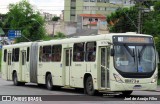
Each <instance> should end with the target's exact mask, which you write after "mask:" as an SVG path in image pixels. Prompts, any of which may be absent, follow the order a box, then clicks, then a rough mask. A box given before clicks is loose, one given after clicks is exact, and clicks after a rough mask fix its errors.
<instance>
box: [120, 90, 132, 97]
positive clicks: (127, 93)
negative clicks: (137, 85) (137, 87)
mask: <svg viewBox="0 0 160 104" xmlns="http://www.w3.org/2000/svg"><path fill="white" fill-rule="evenodd" d="M132 92H133V91H122V95H124V96H128V95H131V93H132Z"/></svg>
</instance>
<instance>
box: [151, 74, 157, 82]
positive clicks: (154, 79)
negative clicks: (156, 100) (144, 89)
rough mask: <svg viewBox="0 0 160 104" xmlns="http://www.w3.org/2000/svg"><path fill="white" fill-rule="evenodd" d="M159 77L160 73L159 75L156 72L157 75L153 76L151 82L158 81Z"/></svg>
mask: <svg viewBox="0 0 160 104" xmlns="http://www.w3.org/2000/svg"><path fill="white" fill-rule="evenodd" d="M157 77H158V75H157V74H156V75H154V77H153V79H152V81H151V83H154V82H156V81H157Z"/></svg>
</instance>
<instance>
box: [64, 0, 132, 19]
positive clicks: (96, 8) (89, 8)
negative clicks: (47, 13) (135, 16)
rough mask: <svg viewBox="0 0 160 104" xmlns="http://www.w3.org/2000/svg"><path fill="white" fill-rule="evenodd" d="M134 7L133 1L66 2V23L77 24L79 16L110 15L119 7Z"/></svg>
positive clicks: (97, 0)
mask: <svg viewBox="0 0 160 104" xmlns="http://www.w3.org/2000/svg"><path fill="white" fill-rule="evenodd" d="M133 5H134V1H133V0H65V7H64V21H66V22H69V21H72V22H77V15H78V14H103V15H109V14H111V13H112V12H114V11H115V10H116V9H117V8H119V7H131V6H133Z"/></svg>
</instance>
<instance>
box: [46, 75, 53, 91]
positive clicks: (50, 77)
mask: <svg viewBox="0 0 160 104" xmlns="http://www.w3.org/2000/svg"><path fill="white" fill-rule="evenodd" d="M46 86H47V89H48V90H52V89H53V83H52V75H51V74H48V75H47V79H46Z"/></svg>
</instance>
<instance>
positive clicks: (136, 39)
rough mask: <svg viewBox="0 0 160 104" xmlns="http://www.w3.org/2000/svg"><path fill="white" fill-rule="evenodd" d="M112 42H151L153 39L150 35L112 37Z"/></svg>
mask: <svg viewBox="0 0 160 104" xmlns="http://www.w3.org/2000/svg"><path fill="white" fill-rule="evenodd" d="M113 41H114V42H119V43H153V40H152V38H151V37H135V36H134V37H133V36H132V37H131V36H130V37H129V36H125V37H122V36H120V37H113Z"/></svg>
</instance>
